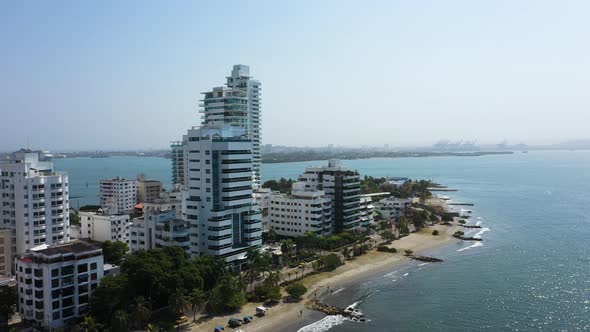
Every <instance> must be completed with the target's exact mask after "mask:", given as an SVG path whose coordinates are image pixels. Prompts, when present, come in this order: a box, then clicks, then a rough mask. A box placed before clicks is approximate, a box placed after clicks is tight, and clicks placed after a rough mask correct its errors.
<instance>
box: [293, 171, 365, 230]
mask: <svg viewBox="0 0 590 332" xmlns="http://www.w3.org/2000/svg"><path fill="white" fill-rule="evenodd" d="M299 180H300V181H302V182H305V188H306V189H314V190H323V191H324V192H325V193H326V195H327V196H329V197H330V199H331V200H332V219H333V220H334V226H335V230H336V231H343V230H353V229H355V228H357V227H359V226H360V225H361V218H360V217H361V215H360V211H359V209H360V197H361V196H360V195H361V183H360V175H359V173H358V172H357V171H352V170H350V169H348V168H346V167H344V166H342V165H341V163H340V161H339V160H335V159H332V160H330V161H329V163H328V166H319V167H308V168H306V169H305V173H304V174H302V175H301V176H300V177H299Z"/></svg>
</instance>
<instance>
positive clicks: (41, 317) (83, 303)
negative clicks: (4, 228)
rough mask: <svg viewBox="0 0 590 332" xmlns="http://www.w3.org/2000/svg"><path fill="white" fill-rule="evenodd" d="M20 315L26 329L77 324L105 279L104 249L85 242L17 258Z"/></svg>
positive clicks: (43, 250) (60, 246) (59, 246)
mask: <svg viewBox="0 0 590 332" xmlns="http://www.w3.org/2000/svg"><path fill="white" fill-rule="evenodd" d="M15 266H16V277H17V286H18V301H19V312H20V315H21V317H22V319H23V322H24V324H25V326H32V327H36V328H43V329H55V328H62V327H64V326H67V325H72V324H75V323H76V322H77V320H78V318H79V317H81V316H84V315H85V314H86V313H87V312H88V308H89V303H90V297H91V293H92V291H93V290H94V289H95V288H96V287H97V286H98V283H99V282H100V279H101V278H102V277H103V274H104V272H103V268H104V261H103V256H102V249H101V248H100V247H98V246H96V245H94V244H91V243H89V242H85V241H73V242H69V243H67V244H61V245H56V246H51V247H47V248H46V249H42V250H37V251H31V252H29V253H28V254H26V255H24V256H20V257H18V258H17V259H16V263H15Z"/></svg>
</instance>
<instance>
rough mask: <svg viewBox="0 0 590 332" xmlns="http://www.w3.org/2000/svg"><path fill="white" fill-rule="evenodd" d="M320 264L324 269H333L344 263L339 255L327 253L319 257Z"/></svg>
mask: <svg viewBox="0 0 590 332" xmlns="http://www.w3.org/2000/svg"><path fill="white" fill-rule="evenodd" d="M320 261H321V265H322V267H323V270H325V271H333V270H335V269H336V268H337V267H339V266H340V265H342V264H344V262H342V259H340V256H338V255H336V254H328V255H326V256H322V257H320Z"/></svg>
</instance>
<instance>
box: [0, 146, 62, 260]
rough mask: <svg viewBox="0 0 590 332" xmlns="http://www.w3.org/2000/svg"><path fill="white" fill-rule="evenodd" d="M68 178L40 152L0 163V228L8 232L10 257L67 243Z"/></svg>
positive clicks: (21, 154)
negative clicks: (54, 167)
mask: <svg viewBox="0 0 590 332" xmlns="http://www.w3.org/2000/svg"><path fill="white" fill-rule="evenodd" d="M68 190H69V188H68V176H67V174H66V173H63V172H55V171H54V170H53V162H52V161H51V158H50V157H49V156H48V155H47V154H46V153H44V152H42V151H31V150H25V149H23V150H20V151H17V152H15V153H13V154H12V155H11V156H10V157H9V159H6V160H3V161H2V162H0V228H8V229H10V230H11V245H12V248H11V254H12V256H13V257H14V255H17V254H23V253H25V252H26V251H27V250H29V249H31V248H33V247H36V246H39V245H43V244H47V245H51V244H57V243H64V242H67V241H69V238H70V234H69V228H70V217H69V213H68V212H69V208H70V203H69V195H68Z"/></svg>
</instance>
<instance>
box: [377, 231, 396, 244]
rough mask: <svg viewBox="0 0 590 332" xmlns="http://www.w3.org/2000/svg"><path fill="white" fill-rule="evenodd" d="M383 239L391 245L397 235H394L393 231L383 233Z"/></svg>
mask: <svg viewBox="0 0 590 332" xmlns="http://www.w3.org/2000/svg"><path fill="white" fill-rule="evenodd" d="M380 235H381V237H382V238H383V240H384V241H385V242H387V243H391V241H393V240H394V239H395V235H394V234H393V232H392V231H389V230H387V231H383V232H381V234H380Z"/></svg>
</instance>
